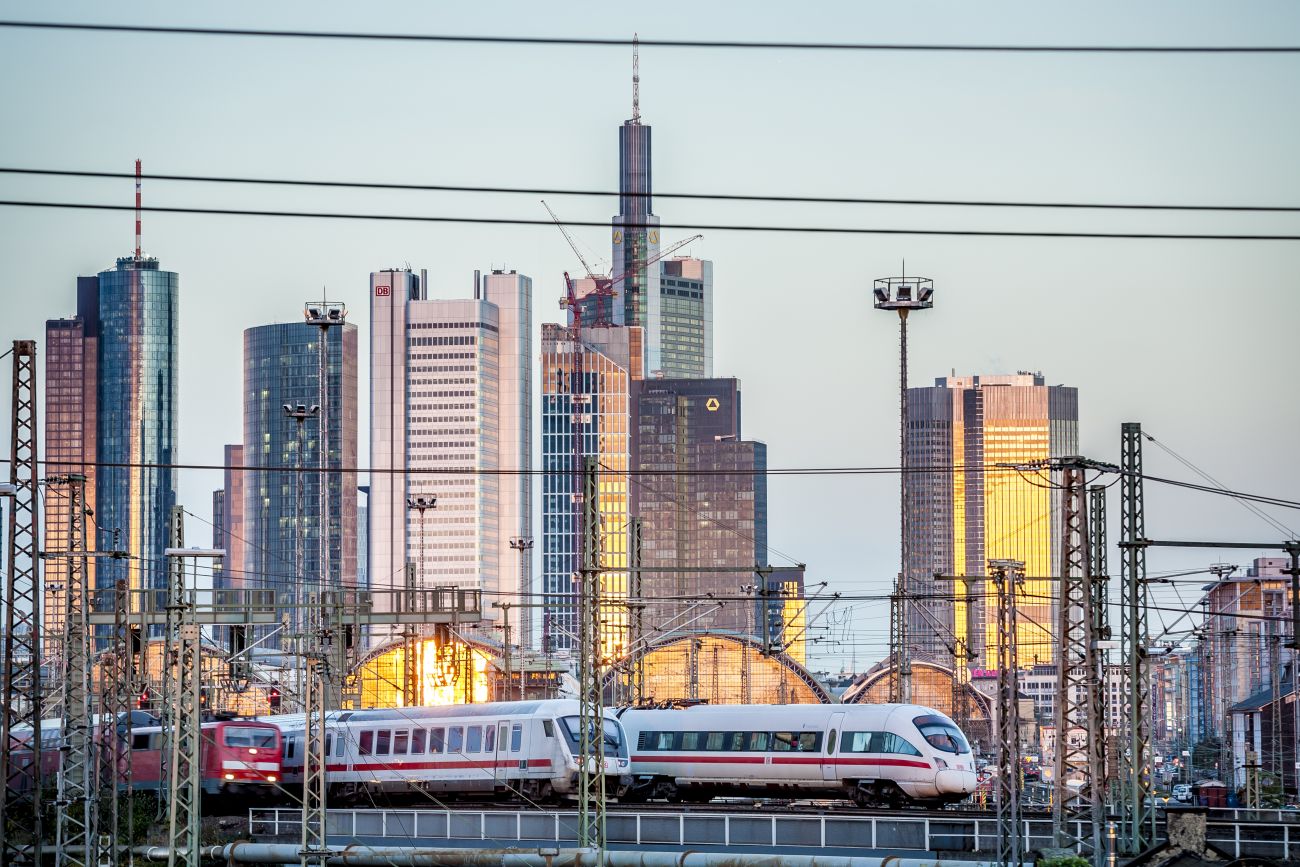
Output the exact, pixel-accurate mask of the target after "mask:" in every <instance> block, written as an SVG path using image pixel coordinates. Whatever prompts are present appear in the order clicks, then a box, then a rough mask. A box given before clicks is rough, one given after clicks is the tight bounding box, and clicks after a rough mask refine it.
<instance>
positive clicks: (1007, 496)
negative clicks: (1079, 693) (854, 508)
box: [903, 373, 1079, 667]
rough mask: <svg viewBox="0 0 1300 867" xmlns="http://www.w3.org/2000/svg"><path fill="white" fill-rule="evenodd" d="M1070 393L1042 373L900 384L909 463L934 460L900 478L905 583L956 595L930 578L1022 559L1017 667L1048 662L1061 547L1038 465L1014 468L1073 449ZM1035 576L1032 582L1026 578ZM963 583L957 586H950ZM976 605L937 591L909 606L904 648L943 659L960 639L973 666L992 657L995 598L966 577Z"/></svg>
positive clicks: (1050, 490)
mask: <svg viewBox="0 0 1300 867" xmlns="http://www.w3.org/2000/svg"><path fill="white" fill-rule="evenodd" d="M1078 440H1079V401H1078V391H1077V390H1076V389H1074V388H1070V387H1068V386H1061V385H1056V386H1048V385H1046V384H1045V382H1044V379H1043V377H1042V375H1041V374H1030V373H1020V374H1015V375H1011V376H970V377H944V378H940V379H937V380H936V381H935V385H934V386H933V387H931V388H913V389H908V422H907V442H906V447H907V449H908V462H909V463H908V465H909V466H912V467H927V468H934V469H933V471H927V472H918V473H914V474H913V475H912V476H911V477H910V478H909V480H908V485H907V497H906V501H905V502H904V504H903V507H904V508H905V509H906V510H907V512H908V526H909V545H908V555H909V557H908V563H906V564H905V570H906V574H907V578H908V585H909V587H910V588H911V589H912V591H913V592H917V593H921V594H922V595H933V596H945V595H954V594H953V586H952V584H951V582H943V583H942V584H940V583H939V582H936V581H935V580H934V578H933V576H934V575H935V574H936V573H939V574H949V575H950V574H956V575H972V576H984V575H986V574H987V572H988V561H989V560H1000V559H1009V560H1020V561H1022V562H1023V563H1024V564H1025V575H1026V576H1028V580H1026V581H1025V582H1024V585H1023V586H1022V588H1021V590H1020V592H1019V597H1018V602H1017V611H1018V615H1019V634H1018V636H1017V640H1018V644H1017V649H1018V653H1019V655H1020V660H1021V664H1022V665H1023V666H1025V667H1030V666H1032V665H1034V664H1035V663H1050V662H1052V660H1053V648H1054V644H1053V641H1052V639H1051V629H1052V628H1053V624H1054V622H1055V614H1054V612H1055V604H1054V602H1053V601H1052V599H1053V597H1054V594H1055V593H1056V586H1055V582H1051V581H1046V580H1041V579H1043V578H1046V577H1047V576H1050V575H1054V574H1055V573H1056V568H1057V566H1056V564H1057V562H1058V561H1059V553H1060V528H1059V527H1058V526H1057V524H1058V523H1059V519H1060V494H1059V491H1057V490H1055V488H1054V486H1053V485H1052V484H1051V481H1050V479H1049V478H1047V476H1046V473H1045V472H1044V473H1042V474H1036V473H1034V472H1028V471H1019V470H1015V469H1011V468H1009V467H1005V466H999V465H1000V464H1023V463H1030V462H1033V461H1042V460H1046V459H1048V458H1055V457H1063V456H1065V455H1070V454H1076V453H1077V452H1078ZM1035 579H1038V580H1035ZM960 586H961V585H958V587H959V588H960ZM969 586H970V588H971V596H972V598H973V599H975V600H977V601H973V602H971V603H970V604H964V603H963V602H962V601H960V597H961V593H960V590H959V591H958V593H957V594H955V595H957V596H958V601H956V602H947V601H945V600H940V599H927V600H918V602H917V604H915V605H913V606H912V613H911V618H910V624H911V628H910V630H909V631H910V634H911V636H912V642H913V651H914V652H915V653H917V654H919V655H921V656H924V657H928V658H931V659H934V660H935V661H937V662H940V663H944V664H951V663H952V657H951V648H952V647H953V646H954V644H956V643H957V642H960V643H962V644H968V645H969V649H970V651H971V652H972V653H974V654H976V659H975V660H974V661H972V663H971V665H972V667H989V665H990V663H991V660H993V659H995V658H996V656H995V651H996V648H997V646H998V642H999V640H1000V639H999V636H998V635H997V631H996V623H997V619H996V601H995V600H994V599H993V595H992V594H991V593H983V592H978V591H977V590H976V588H980V587H982V586H983V585H982V584H979V583H975V582H972V583H970V584H969Z"/></svg>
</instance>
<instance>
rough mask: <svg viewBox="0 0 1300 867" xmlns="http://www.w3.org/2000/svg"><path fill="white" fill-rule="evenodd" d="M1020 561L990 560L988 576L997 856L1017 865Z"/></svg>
mask: <svg viewBox="0 0 1300 867" xmlns="http://www.w3.org/2000/svg"><path fill="white" fill-rule="evenodd" d="M1024 574H1025V564H1024V563H1023V562H1021V561H1020V560H990V561H989V576H990V578H991V579H992V581H993V588H994V592H995V593H996V595H997V603H998V613H997V622H998V634H999V635H1000V636H1002V640H1001V641H999V642H998V651H997V656H998V658H997V669H998V701H997V715H998V718H997V731H996V739H997V757H996V761H997V772H996V775H995V776H994V789H993V800H994V807H995V808H996V810H997V822H998V830H997V835H996V837H997V861H998V863H999V864H1007V865H1017V867H1018V865H1020V863H1021V859H1022V854H1023V848H1024V847H1023V838H1022V822H1021V814H1020V684H1019V677H1018V671H1017V665H1018V657H1017V641H1016V639H1017V635H1018V629H1019V624H1018V623H1017V618H1016V591H1017V590H1018V589H1019V587H1020V584H1021V582H1022V581H1023V580H1024Z"/></svg>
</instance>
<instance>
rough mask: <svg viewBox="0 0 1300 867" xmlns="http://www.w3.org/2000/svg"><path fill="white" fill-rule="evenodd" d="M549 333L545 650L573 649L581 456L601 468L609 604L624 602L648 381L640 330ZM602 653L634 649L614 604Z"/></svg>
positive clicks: (602, 548) (545, 335) (604, 582)
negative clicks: (638, 412)
mask: <svg viewBox="0 0 1300 867" xmlns="http://www.w3.org/2000/svg"><path fill="white" fill-rule="evenodd" d="M573 337H574V335H573V331H572V329H570V328H566V327H563V326H560V325H554V324H551V323H546V324H544V325H543V326H542V352H541V359H542V544H541V549H542V593H543V599H542V602H543V605H544V607H543V610H542V623H541V639H542V640H541V644H542V649H543V650H544V651H550V650H556V649H566V648H570V647H573V646H574V643H575V638H576V633H577V620H576V616H577V608H576V602H577V589H578V588H577V587H576V586H575V576H576V575H577V572H578V570H579V567H580V565H581V564H580V556H579V551H580V545H581V544H582V534H581V518H582V501H581V490H582V479H581V468H582V464H583V459H584V458H588V457H594V458H596V459H597V461H598V462H599V467H600V476H599V509H600V531H599V539H597V541H596V547H597V551H598V556H599V557H600V562H601V564H602V566H604V567H605V568H606V569H609V570H611V571H607V572H603V573H602V575H601V586H602V592H603V594H604V596H605V598H607V599H613V598H617V597H620V596H626V595H627V586H628V574H627V572H626V571H618V570H625V569H626V567H627V566H628V525H629V519H630V515H631V512H630V507H631V503H630V491H629V481H628V476H627V470H628V467H629V465H630V462H631V449H632V441H631V399H632V389H633V387H634V384H635V382H636V381H637V380H639V379H641V378H642V367H641V360H642V346H641V337H642V332H641V329H640V328H636V327H631V328H626V327H606V328H583V329H581V333H580V339H579V341H578V342H577V343H576V344H575V342H574V339H573ZM602 619H603V620H604V623H605V635H604V637H603V643H604V649H603V653H604V655H605V656H606V657H609V658H617V657H619V656H622V655H623V654H624V653H625V652H626V650H627V622H628V621H627V611H626V609H625V608H624V607H623V606H620V605H617V604H611V605H610V606H609V609H608V611H607V612H606V613H605V616H604V617H603V618H602Z"/></svg>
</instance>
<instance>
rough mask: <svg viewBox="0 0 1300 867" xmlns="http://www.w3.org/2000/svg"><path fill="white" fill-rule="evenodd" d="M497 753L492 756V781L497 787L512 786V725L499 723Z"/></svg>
mask: <svg viewBox="0 0 1300 867" xmlns="http://www.w3.org/2000/svg"><path fill="white" fill-rule="evenodd" d="M495 748H496V749H495V751H494V752H493V754H492V779H493V784H494V785H497V786H508V785H510V779H511V778H512V777H513V776H514V775H513V774H512V773H511V772H510V723H507V722H503V723H497V736H496V744H495Z"/></svg>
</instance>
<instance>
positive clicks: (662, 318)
mask: <svg viewBox="0 0 1300 867" xmlns="http://www.w3.org/2000/svg"><path fill="white" fill-rule="evenodd" d="M659 272H660V273H659V296H660V298H659V323H660V332H659V333H660V338H659V367H658V369H659V370H661V371H663V375H664V376H665V377H674V378H685V377H710V376H713V263H712V262H710V261H708V260H707V259H694V258H691V257H689V256H681V257H674V258H671V259H665V260H663V261H662V262H660V263H659Z"/></svg>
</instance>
